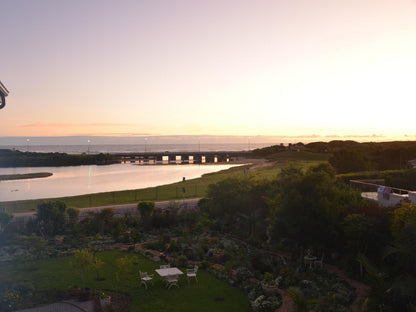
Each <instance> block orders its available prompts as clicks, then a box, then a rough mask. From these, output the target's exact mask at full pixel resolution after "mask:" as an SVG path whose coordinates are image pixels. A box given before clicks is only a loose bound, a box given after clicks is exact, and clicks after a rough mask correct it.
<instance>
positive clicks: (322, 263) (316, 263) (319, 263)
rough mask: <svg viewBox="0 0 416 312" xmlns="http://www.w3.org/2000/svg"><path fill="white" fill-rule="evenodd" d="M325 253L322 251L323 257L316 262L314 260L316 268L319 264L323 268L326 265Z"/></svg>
mask: <svg viewBox="0 0 416 312" xmlns="http://www.w3.org/2000/svg"><path fill="white" fill-rule="evenodd" d="M324 255H325V254H324V253H322V257H321V259H320V260H315V261H314V262H313V264H314V266H315V268H316V267H317V266H318V265H319V266H320V267H321V268H322V267H323V266H324Z"/></svg>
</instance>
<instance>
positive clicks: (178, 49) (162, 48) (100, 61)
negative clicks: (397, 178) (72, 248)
mask: <svg viewBox="0 0 416 312" xmlns="http://www.w3.org/2000/svg"><path fill="white" fill-rule="evenodd" d="M0 6H1V11H2V16H1V18H0V29H1V30H2V35H1V41H0V81H1V82H2V83H3V84H4V85H5V86H6V88H7V89H8V90H9V92H10V93H9V96H8V97H7V98H6V106H5V108H3V109H2V110H1V111H0V124H1V127H0V137H13V136H20V137H30V136H139V137H140V136H157V135H163V136H166V135H167V136H169V135H195V136H198V135H238V136H253V137H255V136H280V137H290V138H305V140H303V141H307V138H309V139H310V140H312V138H313V140H315V141H317V140H330V139H356V140H358V141H387V140H415V139H416V128H415V122H414V115H415V114H414V113H415V111H416V108H415V107H416V106H415V102H416V101H415V100H416V92H415V87H414V81H415V79H414V77H415V73H416V57H415V56H416V18H415V16H416V0H394V1H393V0H313V1H311V0H274V1H268V0H252V1H246V0H219V1H217V0H210V1H198V0H188V1H186V0H165V1H162V0H152V1H141V0H134V1H129V0H123V1H108V0H90V1H85V0H71V1H63V0H62V1H61V0H37V1H32V0H0ZM299 140H301V139H299Z"/></svg>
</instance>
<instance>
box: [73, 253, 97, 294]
mask: <svg viewBox="0 0 416 312" xmlns="http://www.w3.org/2000/svg"><path fill="white" fill-rule="evenodd" d="M72 259H73V260H72V261H71V266H72V268H74V269H75V270H76V272H77V273H78V274H79V276H80V279H81V284H82V288H83V289H85V279H84V273H85V270H86V269H87V268H88V267H89V266H90V265H91V264H92V263H93V260H94V255H93V253H92V252H90V251H88V250H85V249H81V250H76V251H74V254H73V256H72Z"/></svg>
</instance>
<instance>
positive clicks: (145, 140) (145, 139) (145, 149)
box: [144, 138, 147, 154]
mask: <svg viewBox="0 0 416 312" xmlns="http://www.w3.org/2000/svg"><path fill="white" fill-rule="evenodd" d="M144 153H145V154H146V153H147V138H144Z"/></svg>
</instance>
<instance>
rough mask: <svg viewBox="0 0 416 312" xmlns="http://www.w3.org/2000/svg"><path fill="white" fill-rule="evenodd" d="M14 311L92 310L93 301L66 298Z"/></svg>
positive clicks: (55, 311)
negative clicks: (65, 299)
mask: <svg viewBox="0 0 416 312" xmlns="http://www.w3.org/2000/svg"><path fill="white" fill-rule="evenodd" d="M15 312H94V302H93V301H92V300H89V301H77V300H67V301H62V302H56V303H52V304H46V305H42V306H39V307H36V308H30V309H23V310H18V311H15Z"/></svg>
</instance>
